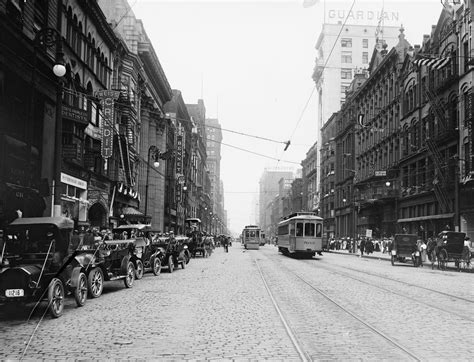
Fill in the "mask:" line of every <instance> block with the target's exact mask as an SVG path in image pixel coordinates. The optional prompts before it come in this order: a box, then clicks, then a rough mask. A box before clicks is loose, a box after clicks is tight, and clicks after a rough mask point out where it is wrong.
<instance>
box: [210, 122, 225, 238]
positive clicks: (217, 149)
mask: <svg viewBox="0 0 474 362" xmlns="http://www.w3.org/2000/svg"><path fill="white" fill-rule="evenodd" d="M221 142H222V129H221V125H220V123H219V120H218V119H215V118H207V119H206V150H207V168H208V170H209V179H210V181H211V194H210V197H211V200H212V202H213V205H212V209H213V210H214V213H215V223H216V225H220V224H221V223H222V221H223V217H224V205H223V199H222V193H221V191H222V190H221V186H222V185H221ZM219 229H221V228H220V227H219Z"/></svg>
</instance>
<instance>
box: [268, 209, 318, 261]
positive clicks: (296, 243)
mask: <svg viewBox="0 0 474 362" xmlns="http://www.w3.org/2000/svg"><path fill="white" fill-rule="evenodd" d="M277 245H278V251H279V252H281V253H282V254H284V255H293V256H302V257H304V256H306V257H313V256H314V255H315V254H316V253H318V254H320V253H321V251H322V250H323V218H321V217H319V216H317V215H316V214H315V213H314V212H296V213H293V214H290V215H288V216H286V217H284V218H283V220H282V221H280V222H279V223H278V242H277Z"/></svg>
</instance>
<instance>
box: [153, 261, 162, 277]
mask: <svg viewBox="0 0 474 362" xmlns="http://www.w3.org/2000/svg"><path fill="white" fill-rule="evenodd" d="M152 266H153V274H155V275H160V273H161V261H160V258H158V257H155V258H154V259H153V263H152Z"/></svg>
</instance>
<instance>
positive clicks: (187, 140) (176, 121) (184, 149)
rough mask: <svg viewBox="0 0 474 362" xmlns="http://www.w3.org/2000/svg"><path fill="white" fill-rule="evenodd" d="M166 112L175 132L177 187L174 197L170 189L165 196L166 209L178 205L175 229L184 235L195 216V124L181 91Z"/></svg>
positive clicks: (174, 97) (175, 91) (174, 180)
mask: <svg viewBox="0 0 474 362" xmlns="http://www.w3.org/2000/svg"><path fill="white" fill-rule="evenodd" d="M165 110H166V116H167V117H169V118H170V120H171V123H172V124H173V125H174V129H175V132H176V135H175V140H174V145H173V148H174V159H175V160H174V161H175V162H174V166H175V168H174V174H173V175H170V177H171V180H172V182H173V184H174V192H173V193H172V192H171V191H172V190H171V187H169V189H170V190H169V191H167V192H166V197H167V199H166V198H165V207H167V205H175V210H176V220H175V225H173V228H172V229H173V230H174V231H175V233H177V234H183V233H184V232H185V225H184V221H185V219H186V218H187V217H188V215H189V216H191V215H192V211H191V204H192V202H191V198H190V195H191V194H192V188H193V184H192V181H191V158H192V157H191V156H192V130H193V123H192V121H191V117H190V115H189V113H188V109H187V107H186V104H185V103H184V100H183V97H182V94H181V91H179V90H175V89H174V90H173V99H172V100H171V101H170V102H168V103H166V105H165ZM167 166H169V165H167ZM170 185H171V184H170ZM188 189H189V192H188ZM171 194H173V195H171ZM171 210H172V208H171ZM170 216H171V217H170V218H169V220H170V228H171V222H172V221H173V220H172V217H173V213H172V212H171V213H170ZM165 228H166V223H165Z"/></svg>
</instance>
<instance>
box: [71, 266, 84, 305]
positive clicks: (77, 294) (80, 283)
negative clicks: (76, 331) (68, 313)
mask: <svg viewBox="0 0 474 362" xmlns="http://www.w3.org/2000/svg"><path fill="white" fill-rule="evenodd" d="M76 285H77V287H76V289H74V299H75V300H76V304H77V306H78V307H82V306H83V305H84V304H86V300H87V277H86V275H85V274H84V273H80V274H79V277H78V280H77V283H76Z"/></svg>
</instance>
